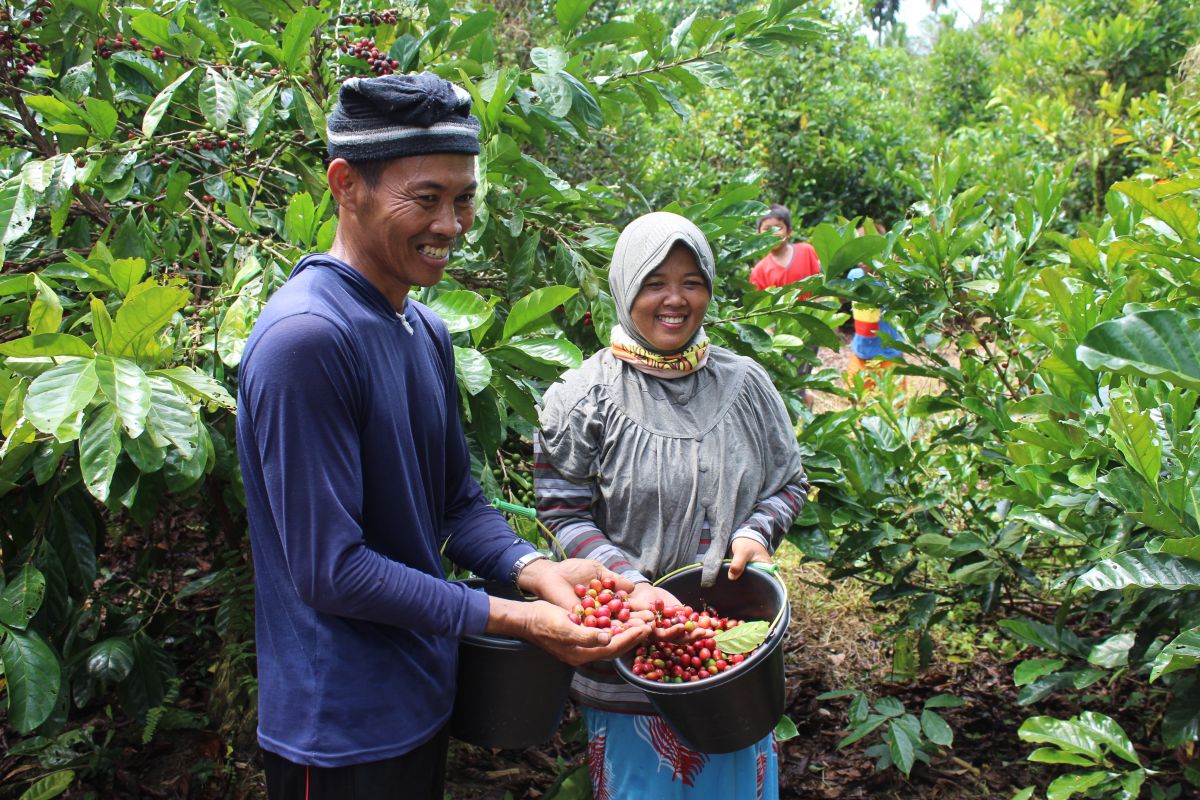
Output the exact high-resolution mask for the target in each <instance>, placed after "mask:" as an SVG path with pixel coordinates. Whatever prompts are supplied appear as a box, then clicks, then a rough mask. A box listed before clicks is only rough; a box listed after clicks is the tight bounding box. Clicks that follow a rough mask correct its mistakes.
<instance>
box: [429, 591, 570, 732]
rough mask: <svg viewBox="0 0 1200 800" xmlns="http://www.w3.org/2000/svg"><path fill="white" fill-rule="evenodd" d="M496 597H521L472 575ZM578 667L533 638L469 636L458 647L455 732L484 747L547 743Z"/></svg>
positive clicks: (451, 722)
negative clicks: (541, 645) (560, 658)
mask: <svg viewBox="0 0 1200 800" xmlns="http://www.w3.org/2000/svg"><path fill="white" fill-rule="evenodd" d="M463 583H465V584H467V585H468V586H470V587H471V588H473V589H479V588H482V589H483V590H484V591H485V592H487V593H488V594H489V595H491V596H493V597H500V598H504V599H506V600H522V599H524V598H522V597H521V595H520V593H519V592H517V590H516V589H514V588H513V587H511V586H507V585H504V584H499V583H494V582H491V581H484V580H482V579H480V578H471V579H468V580H466V581H463ZM574 673H575V670H574V669H573V668H572V667H571V666H570V665H568V664H564V663H563V662H561V661H559V660H558V659H557V658H555V657H554V656H552V655H550V654H549V653H547V652H546V651H545V650H541V649H540V648H537V647H535V646H533V645H531V644H529V643H528V642H523V641H521V640H519V639H509V638H507V637H504V636H493V635H491V634H486V633H483V634H468V635H467V636H464V637H463V638H462V639H460V640H459V645H458V688H457V693H456V694H455V697H454V713H453V715H452V716H451V718H450V733H451V734H453V735H454V737H455V738H457V739H461V740H463V741H464V742H470V743H471V744H475V745H479V746H480V747H503V748H510V749H515V748H524V747H532V746H534V745H538V744H542V743H543V742H545V741H547V740H549V739H550V737H551V736H553V735H554V732H555V731H556V730H558V725H559V723H560V722H561V721H562V714H563V707H564V706H565V704H566V702H567V688H568V687H569V686H570V685H571V676H572V675H573V674H574Z"/></svg>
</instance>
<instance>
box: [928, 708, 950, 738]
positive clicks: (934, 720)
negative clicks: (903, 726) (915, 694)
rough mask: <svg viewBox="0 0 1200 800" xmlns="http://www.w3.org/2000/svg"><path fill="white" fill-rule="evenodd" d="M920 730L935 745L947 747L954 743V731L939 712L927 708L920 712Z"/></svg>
mask: <svg viewBox="0 0 1200 800" xmlns="http://www.w3.org/2000/svg"><path fill="white" fill-rule="evenodd" d="M921 730H922V731H923V732H924V733H925V738H926V739H928V740H929V741H931V742H933V743H934V744H936V745H940V746H942V747H949V746H950V745H952V744H953V743H954V731H953V730H952V729H951V728H950V725H949V724H947V722H946V720H944V719H942V716H941V714H938V713H937V712H935V711H930V710H929V709H928V708H927V709H925V710H924V711H922V712H921Z"/></svg>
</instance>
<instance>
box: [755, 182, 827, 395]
mask: <svg viewBox="0 0 1200 800" xmlns="http://www.w3.org/2000/svg"><path fill="white" fill-rule="evenodd" d="M758 232H759V233H774V234H775V235H777V236H778V237H779V244H778V245H776V247H775V249H774V250H772V251H771V252H769V253H767V255H766V256H764V257H763V259H762V260H761V261H759V262H758V263H757V264H755V265H754V269H752V270H750V282H751V283H752V284H754V288H756V289H758V290H759V291H760V292H762V291H766V290H767V289H768V288H771V287H773V286H788V285H790V284H793V283H796V282H797V281H802V280H804V279H805V278H808V277H810V276H812V275H816V274H818V273H819V272H820V271H821V262H820V260H819V259H818V258H817V251H816V249H815V248H813V246H812V245H811V244H809V243H808V242H793V241H792V212H790V211H788V210H787V209H786V208H784V207H783V206H781V205H773V206H771V207H770V208H768V209H767V213H766V214H764V215H763V216H761V217H759V218H758ZM810 297H812V294H811V293H806V294H801V295H799V296H798V297H797V298H796V299H798V300H807V299H808V298H810ZM807 349H808V357H807V359H806V360H803V361H800V364H799V366H797V367H796V375H797V376H799V377H805V376H807V375H809V374H810V373H812V370H813V363H814V362H815V361H816V360H817V348H816V347H809V348H807ZM788 359H789V360H791V361H798V360H799V359H798V358H797V357H795V356H792V355H791V354H788ZM800 399H801V400H803V401H804V403H805V405H807V406H808V407H809V408H812V407H813V395H812V393H811V392H809V391H808V390H807V389H804V388H801V389H800Z"/></svg>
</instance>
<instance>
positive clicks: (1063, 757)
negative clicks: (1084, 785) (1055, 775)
mask: <svg viewBox="0 0 1200 800" xmlns="http://www.w3.org/2000/svg"><path fill="white" fill-rule="evenodd" d="M1026 758H1028V759H1029V760H1030V761H1036V762H1038V763H1039V764H1073V765H1075V766H1077V767H1094V766H1096V760H1095V759H1093V758H1089V757H1088V756H1084V755H1080V754H1079V753H1068V752H1067V751H1066V750H1059V749H1058V748H1057V747H1039V748H1038V749H1037V750H1034V751H1033V752H1032V753H1030V754H1029V755H1028V756H1026Z"/></svg>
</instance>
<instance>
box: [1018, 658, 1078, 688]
mask: <svg viewBox="0 0 1200 800" xmlns="http://www.w3.org/2000/svg"><path fill="white" fill-rule="evenodd" d="M1066 663H1067V662H1066V661H1064V660H1062V659H1061V658H1031V659H1029V660H1028V661H1022V662H1021V663H1020V664H1018V665H1017V668H1016V669H1015V670H1013V685H1014V686H1025V685H1027V684H1030V683H1033V682H1034V681H1036V680H1037V679H1038V678H1041V677H1043V676H1045V675H1049V674H1050V673H1052V672H1058V671H1059V670H1060V669H1062V668H1063V667H1064V666H1066Z"/></svg>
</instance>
